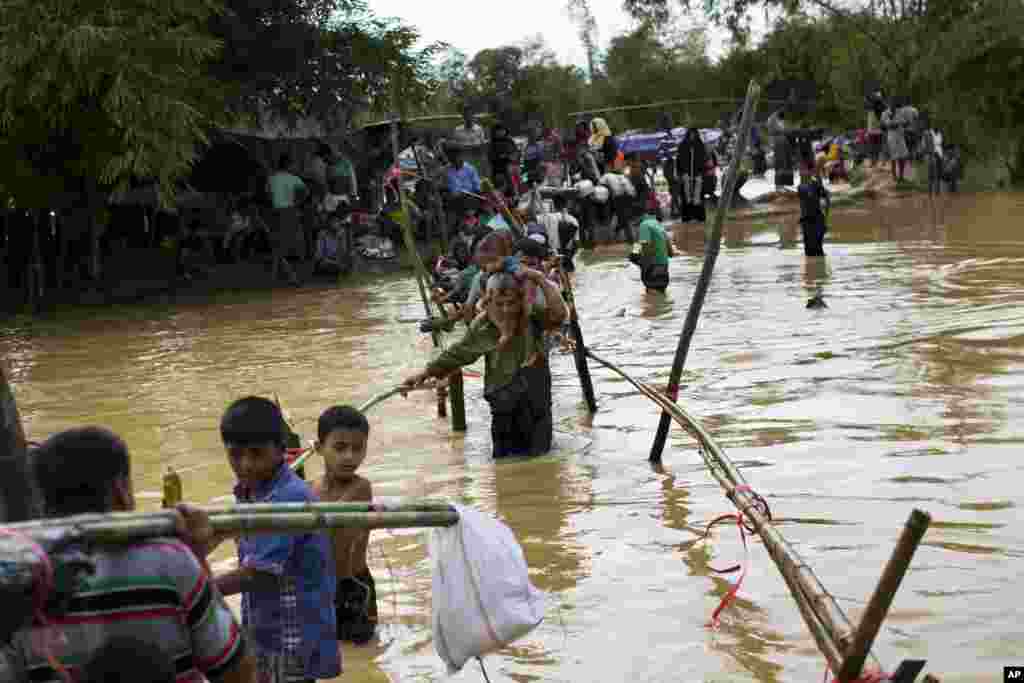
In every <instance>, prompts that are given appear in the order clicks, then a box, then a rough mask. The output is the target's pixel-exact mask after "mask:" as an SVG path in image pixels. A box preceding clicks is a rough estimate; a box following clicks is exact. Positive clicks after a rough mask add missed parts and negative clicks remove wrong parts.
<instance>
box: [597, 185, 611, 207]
mask: <svg viewBox="0 0 1024 683" xmlns="http://www.w3.org/2000/svg"><path fill="white" fill-rule="evenodd" d="M610 195H611V192H610V191H609V190H608V188H607V187H605V186H604V185H598V186H597V187H595V188H594V201H595V202H597V203H598V204H604V203H605V202H607V201H608V197H609V196H610Z"/></svg>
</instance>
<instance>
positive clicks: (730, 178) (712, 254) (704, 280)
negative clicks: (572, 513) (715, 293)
mask: <svg viewBox="0 0 1024 683" xmlns="http://www.w3.org/2000/svg"><path fill="white" fill-rule="evenodd" d="M760 96H761V87H760V86H759V85H758V84H757V81H754V80H751V81H750V86H749V87H748V88H747V99H746V101H745V102H744V104H743V118H742V120H741V122H740V134H739V138H738V139H737V140H736V153H735V154H734V155H733V158H732V161H731V162H730V164H729V171H728V174H727V175H726V181H725V190H724V192H723V194H722V198H721V200H720V202H719V207H718V210H717V211H716V212H715V219H714V223H713V224H712V229H711V235H710V237H709V238H708V239H707V241H706V244H705V247H704V266H703V268H701V272H700V279H699V280H698V281H697V286H696V288H695V289H694V290H693V300H692V302H691V303H690V310H689V312H688V313H687V314H686V321H685V322H684V324H683V333H682V334H681V335H680V336H679V346H678V347H676V356H675V359H674V360H673V361H672V370H671V371H670V372H669V378H668V387H667V393H668V395H669V396H670V397H671V398H672V400H673V401H675V400H676V399H677V398H678V395H679V379H680V377H682V374H683V366H684V365H686V356H687V354H688V353H689V350H690V341H691V340H692V339H693V333H694V332H695V331H696V330H697V320H698V319H699V318H700V312H701V309H702V308H703V306H704V297H705V296H706V295H707V291H708V287H709V286H710V285H711V276H712V274H713V273H714V270H715V261H716V260H717V259H718V250H719V248H720V243H721V241H722V223H723V221H724V220H725V216H726V214H728V213H729V206H730V204H731V203H732V195H733V194H734V190H735V188H736V178H737V176H738V175H739V164H740V159H742V158H743V153H744V152H745V151H746V148H747V139H748V138H749V137H750V128H751V126H752V125H753V123H754V111H755V110H756V109H757V101H758V99H759V98H760ZM671 422H672V420H671V418H670V417H669V414H668V412H667V411H662V413H661V420H660V421H659V422H658V431H657V433H656V434H655V435H654V443H653V444H652V445H651V453H650V456H649V460H650V461H651V462H655V463H657V462H661V453H662V451H663V450H664V448H665V440H666V439H667V438H668V428H669V425H670V424H671Z"/></svg>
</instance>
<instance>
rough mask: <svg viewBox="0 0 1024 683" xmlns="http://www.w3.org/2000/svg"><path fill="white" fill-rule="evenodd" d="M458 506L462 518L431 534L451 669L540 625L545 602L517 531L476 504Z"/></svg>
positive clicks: (440, 647) (443, 644)
mask: <svg viewBox="0 0 1024 683" xmlns="http://www.w3.org/2000/svg"><path fill="white" fill-rule="evenodd" d="M454 507H455V509H456V510H458V512H459V522H458V523H457V524H455V525H454V526H452V527H448V528H438V529H432V530H431V532H430V540H429V547H430V557H431V566H432V572H431V584H432V590H433V632H434V647H435V649H436V650H437V654H438V656H439V657H440V658H441V660H442V661H443V662H444V663H445V664H446V665H447V666H448V673H449V674H454V673H456V672H457V671H459V670H460V669H461V668H462V667H463V666H464V665H465V663H466V662H467V661H469V660H470V659H472V658H473V657H483V656H484V655H486V654H488V653H490V652H494V651H495V650H500V649H501V648H503V647H505V646H507V645H508V644H509V643H511V642H512V641H514V640H517V639H519V638H522V637H523V636H525V635H526V634H527V633H529V632H530V631H532V630H533V629H535V628H536V627H537V626H538V625H539V624H540V622H541V621H542V620H543V619H544V609H545V602H546V595H545V594H544V593H542V592H541V591H539V590H537V588H535V587H534V586H533V584H531V583H530V577H529V573H528V568H527V566H526V558H525V556H524V555H523V549H522V548H521V547H520V546H519V542H518V541H517V540H516V537H515V536H514V535H513V534H512V531H511V530H510V529H509V528H508V527H507V526H505V525H504V524H502V523H501V522H499V521H498V520H496V519H494V518H493V517H491V516H489V515H485V514H483V513H481V512H478V511H477V510H474V509H472V508H467V507H463V506H461V505H455V506H454Z"/></svg>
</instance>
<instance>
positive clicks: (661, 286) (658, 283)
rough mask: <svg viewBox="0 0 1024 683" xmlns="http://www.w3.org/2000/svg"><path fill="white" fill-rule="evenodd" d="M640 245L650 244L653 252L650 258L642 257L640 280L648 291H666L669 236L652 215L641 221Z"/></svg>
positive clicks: (647, 215)
mask: <svg viewBox="0 0 1024 683" xmlns="http://www.w3.org/2000/svg"><path fill="white" fill-rule="evenodd" d="M639 232H640V235H639V239H640V244H641V246H642V245H643V244H644V243H645V242H650V243H651V246H652V247H653V252H652V254H651V256H649V257H641V258H640V259H639V263H638V264H637V265H639V266H640V279H641V280H642V281H643V283H644V287H646V288H647V289H655V290H658V291H665V289H666V288H667V287H668V282H669V279H668V236H667V235H665V229H664V228H663V227H661V223H660V222H659V221H658V219H657V218H655V217H654V216H652V215H651V214H646V215H645V216H644V217H643V220H641V221H640V231H639Z"/></svg>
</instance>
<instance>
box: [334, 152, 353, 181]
mask: <svg viewBox="0 0 1024 683" xmlns="http://www.w3.org/2000/svg"><path fill="white" fill-rule="evenodd" d="M330 175H331V177H332V178H351V177H352V176H353V175H355V170H353V168H352V162H351V161H349V160H348V159H346V158H345V157H341V158H340V159H338V160H337V161H336V162H334V166H331V173H330Z"/></svg>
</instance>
